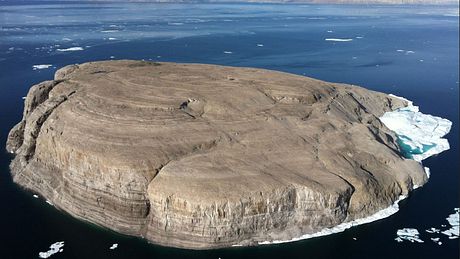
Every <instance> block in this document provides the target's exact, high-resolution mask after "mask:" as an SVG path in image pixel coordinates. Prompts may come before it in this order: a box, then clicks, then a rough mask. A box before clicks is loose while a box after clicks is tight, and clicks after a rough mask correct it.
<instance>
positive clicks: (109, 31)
mask: <svg viewBox="0 0 460 259" xmlns="http://www.w3.org/2000/svg"><path fill="white" fill-rule="evenodd" d="M118 31H119V30H103V31H101V32H104V33H112V32H118Z"/></svg>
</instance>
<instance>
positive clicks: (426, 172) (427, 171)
mask: <svg viewBox="0 0 460 259" xmlns="http://www.w3.org/2000/svg"><path fill="white" fill-rule="evenodd" d="M424 169H425V174H426V178H430V176H431V171H430V168H428V167H426V166H425V167H424Z"/></svg>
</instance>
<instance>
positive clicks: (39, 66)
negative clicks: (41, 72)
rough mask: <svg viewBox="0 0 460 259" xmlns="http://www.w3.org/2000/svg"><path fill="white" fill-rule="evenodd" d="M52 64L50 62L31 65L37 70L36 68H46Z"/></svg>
mask: <svg viewBox="0 0 460 259" xmlns="http://www.w3.org/2000/svg"><path fill="white" fill-rule="evenodd" d="M52 66H53V65H51V64H44V65H33V66H32V69H33V70H37V69H46V68H50V67H52Z"/></svg>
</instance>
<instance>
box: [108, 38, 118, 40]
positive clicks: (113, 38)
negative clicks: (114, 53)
mask: <svg viewBox="0 0 460 259" xmlns="http://www.w3.org/2000/svg"><path fill="white" fill-rule="evenodd" d="M116 39H117V38H109V40H116Z"/></svg>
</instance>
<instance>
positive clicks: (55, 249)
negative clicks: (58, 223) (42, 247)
mask: <svg viewBox="0 0 460 259" xmlns="http://www.w3.org/2000/svg"><path fill="white" fill-rule="evenodd" d="M62 247H64V241H60V242H56V243H54V244H52V245H50V250H48V251H46V252H40V253H38V257H40V258H48V257H50V256H52V255H54V254H55V253H60V252H62V251H64V249H62Z"/></svg>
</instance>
